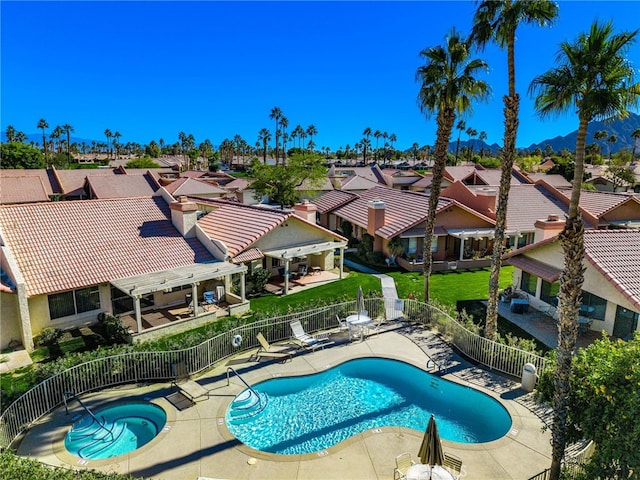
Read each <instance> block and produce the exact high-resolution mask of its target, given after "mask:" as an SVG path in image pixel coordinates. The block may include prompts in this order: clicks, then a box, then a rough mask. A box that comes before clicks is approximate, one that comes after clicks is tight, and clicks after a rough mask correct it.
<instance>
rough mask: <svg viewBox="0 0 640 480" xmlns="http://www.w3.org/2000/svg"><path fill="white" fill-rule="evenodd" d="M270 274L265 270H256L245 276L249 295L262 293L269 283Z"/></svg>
mask: <svg viewBox="0 0 640 480" xmlns="http://www.w3.org/2000/svg"><path fill="white" fill-rule="evenodd" d="M270 276H271V272H270V271H269V270H267V269H266V268H257V269H255V270H254V271H253V272H251V273H250V274H248V275H247V292H248V293H249V294H250V295H251V294H256V293H262V292H263V291H264V287H265V285H266V284H267V282H268V281H269V277H270Z"/></svg>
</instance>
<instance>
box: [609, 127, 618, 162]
mask: <svg viewBox="0 0 640 480" xmlns="http://www.w3.org/2000/svg"><path fill="white" fill-rule="evenodd" d="M617 141H618V137H616V136H615V135H614V134H611V135H609V138H607V143H608V144H609V163H611V155H612V154H613V144H614V143H616V142H617Z"/></svg>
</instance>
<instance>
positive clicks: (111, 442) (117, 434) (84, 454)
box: [78, 422, 130, 458]
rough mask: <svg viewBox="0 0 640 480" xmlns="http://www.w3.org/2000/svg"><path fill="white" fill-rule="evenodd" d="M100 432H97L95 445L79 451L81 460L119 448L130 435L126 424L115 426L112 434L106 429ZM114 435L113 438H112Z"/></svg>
mask: <svg viewBox="0 0 640 480" xmlns="http://www.w3.org/2000/svg"><path fill="white" fill-rule="evenodd" d="M100 430H101V431H100V432H97V435H96V437H95V441H94V442H93V443H90V444H89V445H87V446H85V447H82V448H81V449H80V450H78V456H79V457H80V458H93V457H94V456H96V455H97V454H98V453H100V452H102V451H103V450H106V449H109V448H113V447H114V446H117V445H118V444H119V442H120V441H121V440H122V439H123V438H124V436H125V435H127V434H129V433H130V432H129V429H128V428H127V423H126V422H122V423H116V424H115V425H113V428H112V431H111V433H109V432H107V431H106V430H104V429H100ZM112 434H113V437H112V436H111V435H112Z"/></svg>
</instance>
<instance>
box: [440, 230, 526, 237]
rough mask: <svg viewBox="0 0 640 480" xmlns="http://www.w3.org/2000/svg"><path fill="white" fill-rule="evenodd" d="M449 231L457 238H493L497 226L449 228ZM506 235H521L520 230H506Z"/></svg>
mask: <svg viewBox="0 0 640 480" xmlns="http://www.w3.org/2000/svg"><path fill="white" fill-rule="evenodd" d="M447 233H448V234H449V235H451V236H452V237H456V238H461V239H465V238H493V237H495V228H448V229H447ZM504 234H505V236H507V237H512V236H514V235H517V236H520V231H519V230H505V232H504Z"/></svg>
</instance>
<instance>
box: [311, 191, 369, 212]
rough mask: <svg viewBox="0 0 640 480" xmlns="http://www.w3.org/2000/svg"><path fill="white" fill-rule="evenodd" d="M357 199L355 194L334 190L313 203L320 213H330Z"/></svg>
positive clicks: (312, 201)
mask: <svg viewBox="0 0 640 480" xmlns="http://www.w3.org/2000/svg"><path fill="white" fill-rule="evenodd" d="M356 198H358V195H356V194H355V193H349V192H345V191H343V190H332V191H330V192H327V193H325V194H324V195H322V196H320V197H318V198H316V199H314V200H311V203H313V204H314V205H315V206H316V207H318V212H319V213H328V212H331V211H332V210H335V209H336V208H338V207H341V206H342V205H345V204H346V203H349V202H350V201H352V200H354V199H356Z"/></svg>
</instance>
